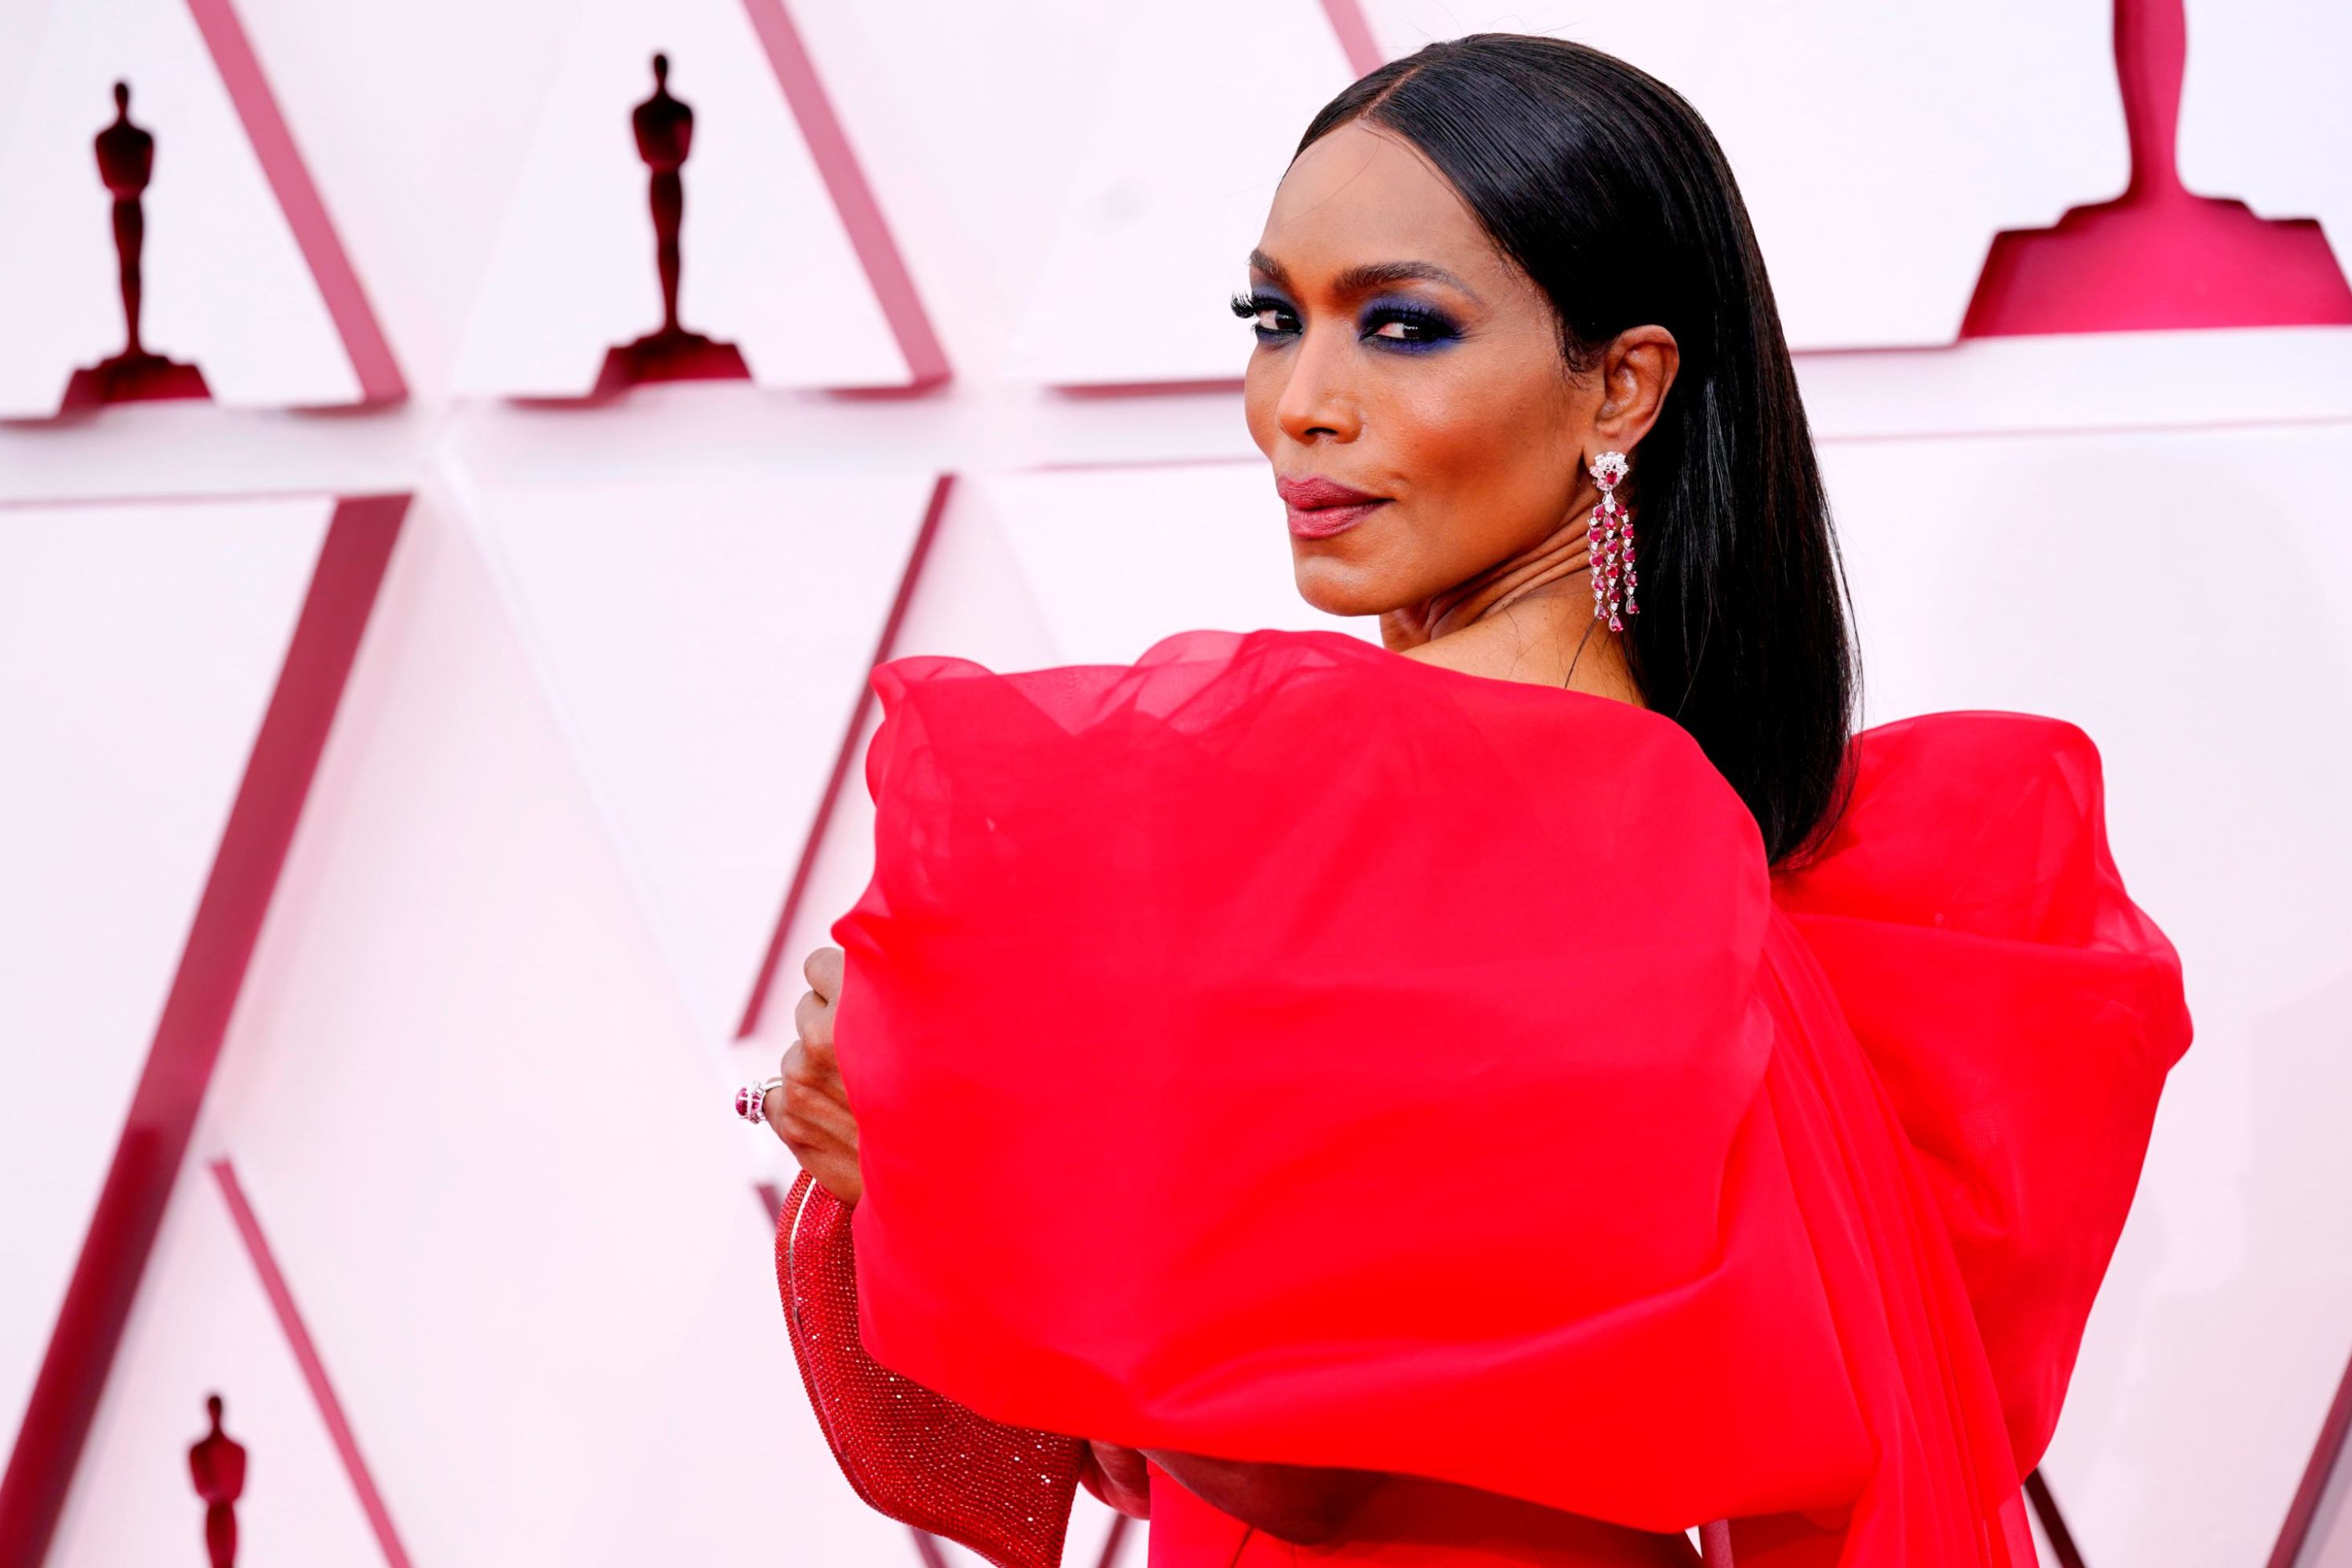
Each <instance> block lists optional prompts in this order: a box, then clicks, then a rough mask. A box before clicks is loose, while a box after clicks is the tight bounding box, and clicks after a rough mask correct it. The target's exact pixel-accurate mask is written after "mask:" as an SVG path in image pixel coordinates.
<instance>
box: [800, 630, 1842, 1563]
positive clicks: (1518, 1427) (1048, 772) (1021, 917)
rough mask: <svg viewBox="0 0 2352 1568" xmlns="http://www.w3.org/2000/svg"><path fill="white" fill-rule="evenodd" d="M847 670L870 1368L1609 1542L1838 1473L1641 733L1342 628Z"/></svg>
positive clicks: (1713, 988) (1657, 755) (1715, 793)
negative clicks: (1475, 1492) (1009, 672)
mask: <svg viewBox="0 0 2352 1568" xmlns="http://www.w3.org/2000/svg"><path fill="white" fill-rule="evenodd" d="M877 685H878V687H879V689H880V690H881V693H882V696H883V700H884V702H885V711H886V714H887V718H886V721H885V722H884V725H883V727H882V730H881V731H880V733H879V734H878V735H877V739H876V742H875V743H874V746H873V749H872V750H871V752H869V754H868V760H867V768H868V778H869V784H870V785H871V787H872V789H873V791H874V794H875V796H876V799H877V802H878V803H879V816H878V819H877V844H876V848H877V865H876V869H875V874H874V878H873V881H872V883H871V885H870V886H869V888H868V889H867V890H866V896H865V897H864V899H863V900H861V901H860V902H859V904H858V905H857V906H856V909H855V910H853V911H852V912H851V913H850V914H848V915H847V916H845V917H844V918H843V919H842V920H841V921H839V922H837V924H836V925H835V935H836V936H837V938H838V939H839V940H840V942H842V944H843V946H844V947H845V949H846V951H847V954H848V958H847V965H848V978H847V980H846V983H845V988H844V993H843V997H842V1001H841V1005H840V1012H839V1015H838V1018H837V1022H836V1029H837V1039H838V1041H839V1044H840V1049H841V1054H842V1061H843V1068H844V1071H845V1075H846V1077H847V1079H848V1084H849V1089H850V1093H851V1098H852V1100H853V1101H854V1103H855V1105H856V1110H857V1113H858V1118H859V1124H860V1128H861V1140H862V1163H863V1165H864V1168H865V1176H866V1197H865V1200H864V1201H863V1202H862V1203H861V1205H859V1208H858V1211H857V1216H856V1239H857V1251H858V1278H859V1283H860V1288H861V1290H862V1293H863V1300H864V1304H865V1313H866V1317H865V1325H866V1339H867V1342H868V1344H869V1346H870V1347H871V1348H872V1350H873V1351H874V1352H875V1354H876V1355H877V1358H878V1359H880V1360H881V1361H882V1362H883V1363H885V1364H887V1365H889V1366H891V1367H892V1368H893V1369H895V1370H898V1371H899V1372H902V1373H906V1374H907V1375H909V1376H911V1377H913V1378H915V1379H916V1380H917V1381H919V1382H921V1383H925V1384H929V1385H930V1386H932V1387H934V1388H938V1389H940V1390H941V1391H943V1392H946V1393H948V1394H951V1395H952V1396H954V1397H955V1398H957V1399H959V1400H961V1401H963V1402H965V1403H966V1404H969V1405H972V1406H973V1407H975V1408H976V1409H978V1410H980V1411H981V1412H982V1413H984V1414H986V1415H990V1416H992V1417H994V1418H997V1419H999V1420H1003V1421H1007V1422H1012V1423H1015V1424H1019V1425H1023V1426H1039V1427H1045V1428H1048V1429H1052V1430H1056V1431H1066V1432H1080V1433H1085V1434H1087V1435H1089V1436H1097V1437H1103V1438H1107V1439H1110V1440H1116V1441H1120V1442H1125V1443H1129V1444H1133V1445H1138V1446H1144V1447H1170V1448H1178V1449H1185V1450H1190V1451H1195V1452H1202V1453H1212V1454H1224V1455H1232V1456H1237V1457H1244V1458H1262V1459H1278V1460H1285V1461H1288V1462H1295V1463H1305V1464H1330V1465H1345V1466H1358V1467H1363V1468H1379V1469H1390V1470H1400V1471H1407V1472H1411V1473H1415V1474H1421V1475H1426V1476H1430V1477H1433V1478H1436V1479H1449V1480H1455V1481H1459V1482H1462V1483H1465V1484H1468V1485H1474V1486H1478V1487H1482V1488H1485V1489H1493V1490H1499V1491H1504V1492H1507V1493H1511V1494H1514V1495H1517V1496H1522V1497H1526V1498H1528V1499H1530V1500H1537V1501H1541V1502H1546V1503H1549V1504H1550V1505H1552V1506H1555V1507H1559V1508H1562V1509H1566V1510H1570V1511H1574V1512H1581V1513H1587V1514H1591V1515H1593V1516H1595V1517H1600V1518H1604V1519H1610V1520H1612V1521H1620V1522H1624V1523H1631V1524H1638V1525H1642V1526H1645V1527H1648V1528H1654V1529H1680V1528H1682V1527H1684V1526H1685V1525H1689V1524H1693V1523H1696V1522H1698V1521H1701V1520H1705V1519H1712V1518H1716V1517H1719V1516H1721V1515H1723V1514H1727V1513H1734V1512H1741V1511H1761V1510H1768V1509H1770V1508H1786V1507H1799V1506H1830V1507H1833V1506H1837V1505H1840V1504H1842V1503H1843V1502H1844V1501H1846V1500H1849V1499H1851V1498H1852V1496H1853V1494H1854V1492H1855V1491H1856V1489H1858V1488H1859V1486H1860V1484H1861V1479H1862V1477H1863V1476H1864V1472H1865V1471H1866V1469H1867V1467H1868V1449H1869V1443H1868V1440H1867V1438H1866V1436H1865V1435H1864V1431H1863V1429H1862V1426H1861V1424H1860V1421H1859V1419H1858V1417H1857V1415H1856V1412H1855V1408H1854V1404H1853V1398H1852V1396H1851V1394H1849V1392H1848V1390H1847V1386H1846V1376H1845V1367H1844V1363H1843V1358H1842V1356H1841V1352H1840V1348H1839V1345H1838V1342H1837V1334H1836V1331H1835V1329H1834V1327H1833V1325H1832V1322H1831V1320H1830V1317H1829V1314H1828V1312H1827V1310H1826V1308H1825V1304H1824V1301H1823V1297H1822V1285H1821V1282H1820V1280H1819V1278H1818V1276H1817V1273H1816V1271H1815V1269H1814V1267H1813V1263H1812V1258H1811V1251H1810V1248H1809V1247H1808V1245H1807V1241H1806V1236H1805V1226H1804V1221H1803V1218H1802V1216H1801V1215H1800V1214H1799V1212H1798V1210H1797V1207H1796V1205H1795V1202H1794V1199H1793V1197H1792V1194H1791V1191H1790V1182H1789V1179H1788V1175H1787V1173H1786V1171H1785V1169H1784V1162H1783V1158H1782V1154H1781V1152H1780V1147H1779V1131H1778V1128H1777V1126H1776V1123H1775V1121H1774V1113H1773V1110H1772V1108H1771V1107H1770V1105H1769V1103H1768V1102H1767V1100H1766V1099H1765V1097H1764V1095H1763V1094H1762V1092H1761V1090H1762V1084H1763V1079H1764V1074H1765V1068H1766V1065H1767V1061H1768V1058H1769V1054H1770V1050H1771V1037H1770V1025H1769V1019H1768V1018H1767V1016H1766V1015H1765V1013H1764V1010H1763V1009H1762V1008H1761V1007H1760V1006H1759V1005H1758V1004H1757V1001H1756V999H1755V994H1754V993H1755V976H1756V969H1757V965H1758V962H1759V945H1760V942H1761V939H1762V933H1763V931H1764V928H1765V924H1766V921H1767V920H1768V918H1769V913H1770V902H1769V884H1768V881H1767V879H1766V876H1765V873H1764V867H1763V860H1762V855H1761V849H1760V845H1759V838H1758V836H1757V831H1756V828H1755V826H1754V824H1753V822H1752V820H1751V819H1750V818H1749V817H1748V814H1747V813H1746V811H1745V810H1744V809H1743V808H1742V806H1741V805H1740V803H1739V801H1738V798H1737V797H1736V796H1735V795H1733V794H1732V792H1731V791H1730V790H1729V788H1728V787H1727V785H1726V784H1724V783H1723V781H1722V780H1721V778H1720V777H1719V776H1718V775H1717V773H1715V772H1714V770H1713V769H1712V768H1711V767H1709V766H1708V765H1707V764H1706V761H1705V759H1704V757H1703V756H1702V755H1701V754H1700V753H1699V752H1698V750H1697V748H1696V745H1695V744H1694V743H1693V742H1691V740H1690V739H1689V737H1688V736H1687V735H1685V733H1684V732H1683V731H1681V730H1680V729H1679V728H1677V727H1676V726H1675V725H1674V724H1672V723H1670V722H1668V721H1665V720H1664V719H1661V718H1658V717H1656V716H1654V715H1652V714H1648V713H1644V712H1642V711H1640V710H1635V709H1632V708H1629V707H1626V706H1624V705H1622V704H1619V703H1614V702H1611V701H1608V700H1602V699H1599V698H1592V697H1587V696H1582V695H1580V694H1575V693H1569V692H1563V691H1559V690H1553V689H1544V688H1538V687H1532V686H1524V685H1517V684H1513V683H1506V682H1501V681H1493V680H1486V679H1478V678H1475V677H1470V676H1465V675H1461V674H1458V673H1455V672H1452V671H1447V670H1444V669H1440V668H1433V667H1429V666H1423V665H1421V664H1418V663H1415V662H1414V661H1412V660H1409V659H1405V658H1401V657H1399V656H1397V655H1394V654H1391V653H1388V652H1386V651H1384V650H1381V649H1378V648H1372V647H1368V646H1366V645H1363V644H1361V643H1359V642H1357V641H1355V640H1354V639H1352V638H1349V637H1341V636H1339V635H1337V634H1274V633H1255V634H1251V635H1250V636H1248V637H1240V638H1235V637H1230V636H1226V635H1223V634H1206V633H1203V634H1192V635H1188V636H1187V637H1182V638H1177V639H1171V640H1170V641H1169V642H1165V643H1162V644H1160V646H1159V647H1157V648H1155V649H1154V651H1153V655H1152V657H1151V658H1149V659H1147V660H1146V661H1145V662H1143V663H1141V664H1139V665H1137V666H1132V667H1125V666H1121V667H1100V668H1059V669H1050V670H1041V671H1036V672H1034V673H1031V674H1024V675H1013V676H1001V675H997V674H994V673H992V672H990V671H987V670H985V669H983V668H981V667H979V666H977V665H972V664H968V663H964V662H962V661H958V660H951V659H902V660H898V661H894V662H892V663H890V664H887V665H885V666H884V667H882V668H881V669H880V670H879V671H878V672H877Z"/></svg>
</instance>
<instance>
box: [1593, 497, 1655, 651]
mask: <svg viewBox="0 0 2352 1568" xmlns="http://www.w3.org/2000/svg"><path fill="white" fill-rule="evenodd" d="M1629 466H1630V465H1628V464H1627V462H1626V461H1625V454H1624V453H1622V452H1603V453H1601V455H1600V456H1599V457H1597V458H1593V459H1592V467H1591V468H1590V469H1588V470H1586V471H1587V472H1589V473H1591V476H1592V482H1593V483H1595V484H1597V485H1599V486H1600V487H1601V503H1600V504H1599V505H1598V506H1596V507H1594V508H1593V509H1592V522H1591V526H1590V527H1589V528H1588V529H1587V530H1586V532H1585V539H1586V548H1587V549H1588V550H1590V551H1591V557H1592V618H1593V619H1595V620H1601V619H1603V618H1606V619H1607V620H1608V622H1609V629H1610V630H1611V631H1612V632H1622V631H1623V630H1624V629H1625V623H1624V621H1623V619H1622V616H1621V615H1620V612H1621V611H1622V614H1623V615H1626V616H1637V615H1639V614H1641V613H1642V606H1641V605H1637V604H1635V603H1634V602H1633V585H1634V584H1635V583H1636V582H1638V581H1639V579H1638V578H1637V577H1636V576H1635V574H1634V572H1633V513H1632V512H1631V511H1628V510H1626V508H1625V503H1624V502H1623V501H1621V500H1618V499H1617V486H1618V483H1619V481H1621V480H1622V479H1624V477H1625V473H1626V470H1627V468H1628V467H1629Z"/></svg>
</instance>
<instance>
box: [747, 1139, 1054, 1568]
mask: <svg viewBox="0 0 2352 1568" xmlns="http://www.w3.org/2000/svg"><path fill="white" fill-rule="evenodd" d="M849 1214H850V1211H849V1209H848V1208H847V1206H846V1205H844V1204H843V1203H842V1202H841V1201H840V1200H839V1199H837V1198H835V1196H834V1195H833V1194H831V1193H828V1192H826V1191H825V1190H824V1188H823V1187H820V1186H818V1185H817V1184H815V1183H814V1182H813V1181H811V1180H810V1179H809V1177H808V1174H807V1173H805V1172H803V1173H802V1175H801V1178H800V1180H799V1181H797V1182H795V1183H793V1189H792V1191H791V1192H790V1193H788V1194H785V1197H784V1205H783V1212H782V1214H780V1215H777V1218H776V1288H777V1290H778V1292H779V1293H780V1294H781V1295H782V1298H783V1303H784V1320H785V1322H786V1323H787V1324H788V1325H789V1326H790V1328H791V1330H792V1337H793V1360H795V1361H797V1362H798V1363H800V1369H801V1381H802V1382H803V1383H804V1384H807V1385H808V1396H809V1404H810V1405H812V1406H813V1407H814V1409H815V1411H816V1419H817V1425H818V1426H820V1427H822V1428H823V1429H824V1440H825V1442H826V1443H827V1444H828V1445H829V1446H831V1447H832V1449H833V1457H834V1458H835V1459H836V1460H838V1461H839V1462H840V1465H841V1473H842V1474H843V1475H844V1476H845V1477H847V1478H848V1479H849V1484H850V1486H851V1487H852V1488H853V1489H856V1493H857V1495H858V1496H859V1497H861V1498H863V1499H865V1500H866V1505H867V1506H868V1507H870V1508H872V1509H874V1510H876V1511H877V1512H879V1513H883V1514H887V1515H888V1516H889V1517H890V1518H892V1519H895V1520H898V1521H901V1522H902V1523H906V1524H910V1525H912V1526H914V1527H915V1528H916V1529H918V1530H922V1531H929V1532H930V1533H931V1534H933V1535H938V1536H944V1537H945V1538H946V1539H948V1540H950V1541H952V1542H957V1543H958V1544H959V1545H962V1546H968V1547H970V1548H971V1550H972V1551H974V1552H979V1553H980V1554H981V1555H982V1557H985V1558H987V1559H988V1560H989V1561H990V1562H991V1563H995V1564H996V1568H1057V1565H1058V1564H1059V1563H1061V1560H1062V1539H1063V1536H1064V1534H1065V1533H1066V1531H1067V1530H1068V1529H1069V1523H1070V1505H1071V1501H1072V1499H1073V1498H1074V1497H1075V1496H1076V1491H1077V1485H1078V1471H1079V1468H1080V1467H1081V1465H1082V1463H1083V1461H1084V1458H1085V1456H1086V1451H1087V1449H1086V1445H1085V1444H1084V1443H1082V1442H1080V1441H1079V1440H1077V1439H1076V1438H1074V1437H1063V1436H1056V1435H1055V1434H1053V1433H1050V1432H1035V1431H1031V1430H1029V1429H1027V1428H1025V1427H1020V1426H1003V1425H1002V1424H1000V1423H998V1422H994V1421H991V1420H988V1419H986V1418H985V1417H983V1416H982V1415H976V1414H974V1413H973V1412H972V1411H971V1410H968V1409H966V1408H965V1407H964V1406H962V1405H958V1404H956V1403H955V1402H954V1401H953V1400H951V1399H947V1398H944V1397H942V1396H941V1395H940V1394H934V1393H932V1392H931V1391H930V1390H929V1389H928V1388H925V1387H923V1386H922V1385H921V1384H917V1383H910V1382H908V1380H907V1379H906V1378H903V1377H900V1376H899V1375H898V1373H894V1372H890V1371H887V1370H886V1369H885V1368H884V1367H883V1366H882V1365H881V1364H880V1363H877V1362H876V1361H875V1360H874V1358H873V1357H871V1356H869V1355H867V1354H866V1347H865V1346H864V1345H863V1344H862V1343H860V1342H859V1341H858V1336H857V1271H856V1254H855V1253H854V1252H853V1250H852V1249H851V1245H850V1230H849Z"/></svg>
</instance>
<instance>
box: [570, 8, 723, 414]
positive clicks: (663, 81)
mask: <svg viewBox="0 0 2352 1568" xmlns="http://www.w3.org/2000/svg"><path fill="white" fill-rule="evenodd" d="M629 125H630V129H631V130H633V131H634V132H635V133H636V140H637V156H638V157H640V158H642V159H644V160H645V163H646V168H647V169H649V170H650V171H651V172H652V173H651V177H650V178H649V180H648V181H647V189H646V195H647V198H648V200H647V205H649V206H650V207H651V208H652V210H653V219H654V267H655V269H656V271H657V272H658V273H659V274H660V276H661V293H662V324H661V326H660V327H659V328H658V329H656V331H650V332H647V333H646V335H645V336H644V337H641V338H639V339H637V340H636V341H635V342H629V343H623V344H621V345H620V346H619V347H617V348H614V349H611V350H608V351H607V352H606V353H605V355H604V369H603V370H602V371H601V372H600V373H599V374H598V375H597V377H596V391H595V395H597V396H604V395H609V394H612V393H615V392H618V391H620V390H621V389H622V388H624V387H627V386H633V385H635V384H637V383H639V382H645V381H748V380H749V379H751V368H750V367H749V366H747V365H746V364H745V363H743V356H742V354H741V353H738V352H737V350H736V348H735V345H734V344H732V343H722V342H714V341H712V340H711V339H709V338H707V337H705V336H703V335H702V334H701V333H700V332H692V331H687V330H686V328H684V327H683V326H681V325H679V324H678V319H677V288H678V275H679V271H680V257H679V251H678V232H679V230H680V228H681V227H682V226H684V223H685V220H686V180H685V177H684V174H683V171H684V169H685V166H686V158H687V154H688V152H690V151H691V150H692V148H693V144H694V110H693V109H692V108H690V107H689V106H688V104H686V103H685V102H684V101H683V100H679V99H677V98H676V97H673V96H672V95H671V93H670V90H669V57H668V56H667V55H656V56H655V57H654V93H653V96H652V97H651V98H648V99H646V100H645V101H644V102H643V103H640V104H638V105H637V107H636V109H635V111H634V112H633V113H631V115H630V116H629Z"/></svg>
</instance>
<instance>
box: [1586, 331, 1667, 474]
mask: <svg viewBox="0 0 2352 1568" xmlns="http://www.w3.org/2000/svg"><path fill="white" fill-rule="evenodd" d="M1681 368H1682V350H1681V348H1680V347H1679V346H1678V345H1676V343H1675V335H1674V333H1672V332H1670V331H1666V329H1665V328H1664V327H1654V326H1653V327H1628V328H1626V329H1625V330H1624V331H1622V332H1620V333H1618V334H1617V336H1616V337H1615V338H1614V339H1613V340H1612V341H1611V342H1610V344H1609V346H1608V347H1607V348H1606V349H1604V350H1602V351H1601V366H1600V370H1601V406H1600V407H1598V408H1596V409H1594V410H1593V411H1592V437H1593V441H1594V443H1595V448H1594V449H1595V450H1600V451H1616V452H1631V451H1632V450H1633V447H1635V446H1636V445H1637V444H1638V443H1639V442H1640V441H1641V439H1642V437H1644V436H1646V435H1648V434H1649V433H1650V426H1653V425H1655V424H1656V423H1657V422H1658V415H1659V414H1660V412H1661V411H1663V410H1664V407H1665V405H1666V392H1667V390H1668V389H1669V388H1671V387H1672V386H1673V385H1674V384H1675V372H1676V371H1678V370H1679V369H1681Z"/></svg>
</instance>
